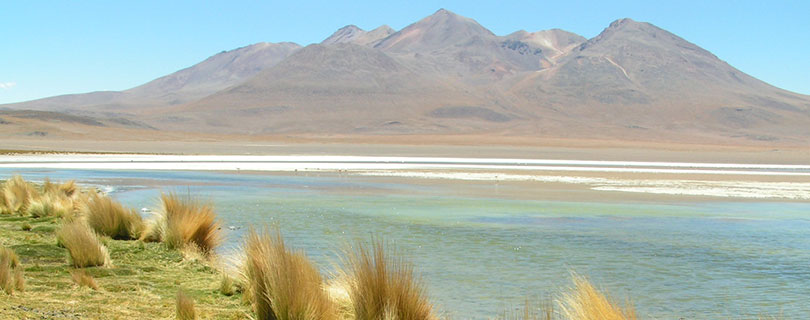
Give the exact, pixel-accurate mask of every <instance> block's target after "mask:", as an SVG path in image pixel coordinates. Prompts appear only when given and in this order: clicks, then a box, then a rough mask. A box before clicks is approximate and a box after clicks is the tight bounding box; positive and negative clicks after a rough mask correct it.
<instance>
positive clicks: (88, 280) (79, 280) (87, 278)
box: [70, 269, 98, 290]
mask: <svg viewBox="0 0 810 320" xmlns="http://www.w3.org/2000/svg"><path fill="white" fill-rule="evenodd" d="M70 278H71V279H73V283H75V284H77V285H78V286H80V287H88V288H90V289H93V290H98V284H96V279H93V276H91V275H89V274H87V271H84V270H83V269H76V270H71V271H70Z"/></svg>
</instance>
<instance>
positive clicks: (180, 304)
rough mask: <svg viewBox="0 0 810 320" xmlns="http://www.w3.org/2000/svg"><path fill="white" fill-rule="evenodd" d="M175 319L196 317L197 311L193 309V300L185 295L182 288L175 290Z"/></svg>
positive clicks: (190, 319) (184, 319) (183, 319)
mask: <svg viewBox="0 0 810 320" xmlns="http://www.w3.org/2000/svg"><path fill="white" fill-rule="evenodd" d="M177 319H178V320H194V319H197V312H196V311H195V310H194V300H193V299H191V298H190V297H189V296H188V295H186V293H185V292H183V290H178V291H177Z"/></svg>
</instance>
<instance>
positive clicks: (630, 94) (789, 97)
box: [510, 19, 810, 142]
mask: <svg viewBox="0 0 810 320" xmlns="http://www.w3.org/2000/svg"><path fill="white" fill-rule="evenodd" d="M510 90H512V92H515V93H516V94H517V95H519V96H522V97H523V98H525V101H526V103H527V104H530V105H532V104H533V105H534V107H535V108H538V109H546V110H549V111H551V112H553V113H556V114H558V115H563V116H564V117H566V118H570V119H578V120H586V121H587V122H589V123H598V124H599V126H601V127H611V129H612V130H617V129H622V128H626V129H630V130H624V131H626V132H624V133H622V135H624V136H627V137H629V136H632V132H633V131H657V132H659V133H661V132H665V131H669V132H674V133H679V134H689V135H703V134H712V135H724V136H727V137H735V136H736V137H743V138H749V139H759V140H778V139H780V137H787V136H793V137H792V138H791V139H793V140H794V141H797V142H798V141H800V140H801V139H804V137H807V136H808V135H810V132H808V130H807V129H804V127H803V126H804V125H806V124H808V123H810V122H808V120H810V104H808V102H809V99H808V97H806V96H802V95H797V94H793V93H790V92H787V91H784V90H781V89H778V88H774V87H772V86H770V85H768V84H766V83H764V82H762V81H759V80H757V79H755V78H753V77H751V76H749V75H746V74H745V73H743V72H741V71H739V70H737V69H735V68H733V67H732V66H730V65H728V64H727V63H725V62H724V61H722V60H720V59H718V58H717V57H716V56H714V55H713V54H711V53H710V52H708V51H706V50H704V49H702V48H700V47H698V46H696V45H694V44H692V43H690V42H688V41H686V40H684V39H682V38H680V37H678V36H676V35H674V34H672V33H669V32H667V31H665V30H662V29H660V28H658V27H655V26H654V25H652V24H649V23H642V22H636V21H633V20H631V19H620V20H617V21H615V22H613V23H611V24H610V26H609V27H608V28H606V29H605V30H604V31H603V32H602V33H600V34H599V35H598V36H596V37H594V38H593V39H589V40H588V41H587V42H585V43H582V44H581V45H579V46H578V47H576V48H574V49H573V50H572V51H571V52H570V53H569V54H567V55H566V56H564V57H562V58H560V59H559V61H558V63H557V64H556V65H554V66H553V67H551V68H548V69H545V70H541V71H539V72H536V73H534V74H529V75H525V76H523V77H521V79H519V80H517V81H516V84H514V85H513V86H511V87H510ZM533 102H534V103H533ZM639 134H641V133H639Z"/></svg>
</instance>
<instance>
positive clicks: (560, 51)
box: [0, 9, 810, 146]
mask: <svg viewBox="0 0 810 320" xmlns="http://www.w3.org/2000/svg"><path fill="white" fill-rule="evenodd" d="M66 125H71V126H73V127H72V129H70V130H67V131H72V132H74V133H75V132H79V131H81V130H82V128H84V127H94V128H95V129H94V130H97V129H99V128H101V129H105V128H106V129H110V130H119V129H121V130H123V129H126V130H131V131H132V132H135V133H137V132H139V131H157V132H172V133H183V132H186V133H204V134H239V135H244V134H247V135H255V136H264V135H296V134H307V135H334V134H337V135H358V136H363V135H409V134H412V135H465V134H469V135H481V134H484V135H493V136H520V137H549V138H587V139H620V140H633V141H635V140H642V141H668V142H687V143H690V142H715V143H721V144H725V143H729V144H789V145H802V146H807V145H810V96H806V95H801V94H797V93H793V92H789V91H786V90H782V89H779V88H776V87H774V86H771V85H769V84H767V83H765V82H762V81H760V80H758V79H756V78H753V77H751V76H749V75H747V74H745V73H744V72H742V71H740V70H737V69H735V68H734V67H732V66H730V65H729V64H727V63H726V62H724V61H722V60H720V59H719V58H718V57H716V56H715V55H713V54H712V53H710V52H708V51H706V50H704V49H702V48H700V47H698V46H696V45H695V44H692V43H690V42H688V41H687V40H684V39H682V38H680V37H678V36H676V35H674V34H672V33H670V32H667V31H666V30H663V29H661V28H658V27H656V26H654V25H652V24H650V23H645V22H637V21H634V20H632V19H619V20H616V21H614V22H612V23H611V24H610V25H609V26H608V27H607V28H605V29H604V30H603V31H602V32H601V33H600V34H599V35H597V36H596V37H593V38H591V39H586V38H584V37H582V36H580V35H577V34H574V33H571V32H567V31H564V30H559V29H552V30H543V31H537V32H528V31H524V30H520V31H516V32H513V33H511V34H508V35H504V36H498V35H495V34H494V33H492V32H491V31H490V30H488V29H486V28H485V27H483V26H481V25H480V24H478V23H477V22H476V21H475V20H473V19H470V18H467V17H463V16H459V15H457V14H454V13H452V12H450V11H448V10H444V9H441V10H439V11H437V12H436V13H434V14H432V15H430V16H428V17H425V18H424V19H421V20H419V21H417V22H415V23H413V24H411V25H409V26H407V27H405V28H403V29H401V30H398V31H397V30H394V29H392V28H391V27H388V26H385V25H384V26H380V27H378V28H376V29H374V30H370V31H365V30H362V29H361V28H359V27H357V26H354V25H348V26H346V27H343V28H341V29H339V30H337V31H336V32H335V33H334V34H332V35H331V36H329V37H327V38H326V39H325V40H323V41H322V42H321V43H318V44H311V45H308V46H305V47H302V46H300V45H298V44H295V43H289V42H285V43H265V42H262V43H257V44H253V45H249V46H246V47H242V48H238V49H234V50H231V51H223V52H220V53H218V54H216V55H214V56H212V57H210V58H208V59H206V60H205V61H202V62H200V63H198V64H196V65H193V66H191V67H189V68H186V69H183V70H180V71H177V72H175V73H172V74H170V75H167V76H164V77H161V78H158V79H155V80H153V81H151V82H148V83H146V84H143V85H141V86H138V87H135V88H132V89H128V90H124V91H105V92H92V93H84V94H72V95H63V96H56V97H50V98H45V99H39V100H33V101H27V102H21V103H14V104H6V105H0V133H4V134H8V135H27V136H41V135H49V134H50V135H57V136H58V135H60V134H67V133H66V132H67V131H66V129H65V128H63V127H64V126H66ZM4 128H5V129H4ZM102 131H103V130H102Z"/></svg>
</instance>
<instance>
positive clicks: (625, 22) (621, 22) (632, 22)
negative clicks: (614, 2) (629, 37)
mask: <svg viewBox="0 0 810 320" xmlns="http://www.w3.org/2000/svg"><path fill="white" fill-rule="evenodd" d="M638 24H641V23H640V22H638V21H636V20H633V19H630V18H621V19H616V20H615V21H613V22H611V23H610V26H609V28H618V27H621V26H627V25H638Z"/></svg>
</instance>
